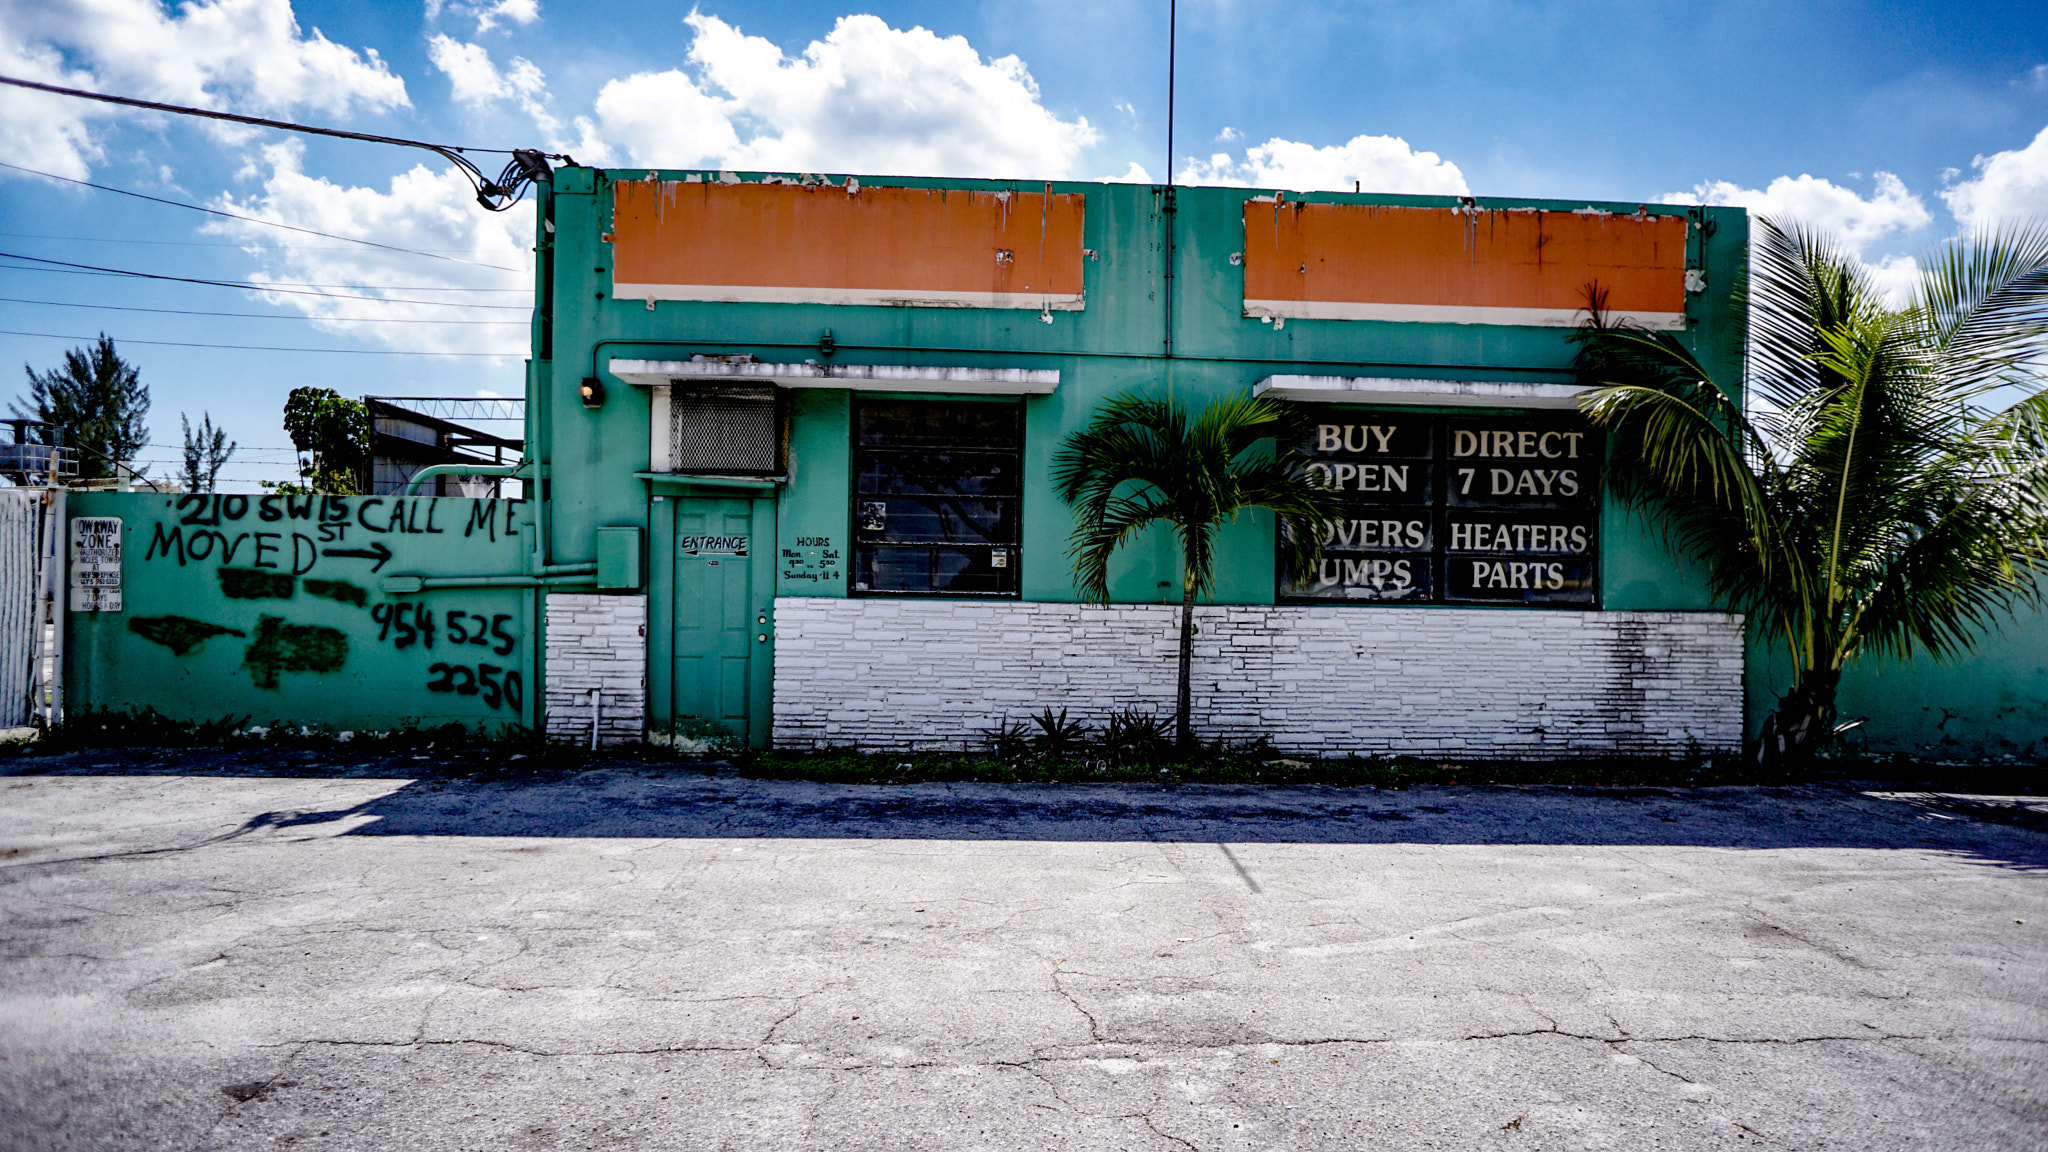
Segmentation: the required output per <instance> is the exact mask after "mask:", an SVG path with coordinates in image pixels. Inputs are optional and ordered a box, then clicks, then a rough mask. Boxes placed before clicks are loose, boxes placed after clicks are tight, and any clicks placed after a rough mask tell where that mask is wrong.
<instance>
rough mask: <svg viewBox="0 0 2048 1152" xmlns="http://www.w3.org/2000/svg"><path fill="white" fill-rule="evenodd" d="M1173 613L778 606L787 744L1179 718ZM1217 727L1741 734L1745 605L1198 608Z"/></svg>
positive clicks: (1364, 748)
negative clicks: (1055, 716)
mask: <svg viewBox="0 0 2048 1152" xmlns="http://www.w3.org/2000/svg"><path fill="white" fill-rule="evenodd" d="M1178 613H1179V609H1178V608H1177V607H1175V606H1172V605H1114V606H1110V607H1106V608H1099V607H1093V606H1087V605H1079V604H1046V603H1016V602H1010V603H999V604H998V603H989V602H986V601H979V602H977V601H939V600H915V601H913V600H882V599H870V600H838V599H827V598H822V597H819V598H805V597H792V598H784V599H780V600H777V601H776V602H775V635H776V640H775V723H774V738H775V742H776V744H778V745H781V746H786V747H825V746H839V745H848V744H853V745H859V746H861V747H867V748H877V749H903V748H961V747H965V746H968V745H970V744H972V743H973V742H974V741H975V740H976V739H978V738H979V737H980V735H981V734H982V733H985V732H987V731H988V730H990V729H992V728H995V727H996V726H998V725H999V724H1001V723H1002V722H1003V721H1004V720H1005V719H1006V718H1007V719H1009V720H1023V719H1025V718H1026V717H1028V716H1029V715H1031V714H1032V713H1035V712H1037V711H1038V710H1039V709H1041V708H1052V709H1054V710H1055V711H1057V710H1058V709H1061V708H1065V709H1067V710H1068V712H1069V715H1070V717H1073V718H1080V719H1085V720H1087V721H1089V722H1090V723H1093V724H1098V725H1099V724H1100V723H1101V722H1102V721H1103V719H1104V718H1105V717H1106V716H1107V715H1108V714H1109V713H1110V712H1112V711H1115V710H1117V709H1121V708H1125V707H1136V708H1139V709H1141V710H1144V711H1150V712H1153V713H1155V714H1158V715H1161V716H1170V715H1171V714H1172V711H1173V701H1174V690H1175V685H1174V657H1175V652H1176V650H1177V644H1178V637H1179V632H1178V629H1179V617H1178ZM1195 620H1196V624H1197V625H1198V627H1199V628H1200V629H1201V632H1200V634H1199V635H1198V636H1196V638H1195V660H1194V700H1195V724H1196V728H1197V731H1198V732H1199V734H1200V735H1202V736H1203V737H1205V738H1210V739H1213V738H1215V737H1218V736H1221V737H1226V738H1229V739H1233V740H1250V739H1252V738H1254V737H1257V736H1259V735H1262V734H1263V735H1265V736H1267V737H1268V738H1270V739H1271V740H1272V742H1273V743H1274V745H1275V746H1277V747H1279V748H1283V749H1288V750H1292V751H1299V752H1309V753H1317V754H1321V755H1332V756H1341V755H1344V754H1347V753H1351V752H1358V753H1362V754H1384V753H1425V754H1429V753H1441V754H1465V755H1473V756H1481V755H1483V756H1537V757H1567V756H1594V755H1603V754H1617V753H1620V754H1651V755H1657V754H1682V753H1685V752H1688V751H1690V750H1691V749H1694V748H1700V749H1705V750H1708V751H1717V750H1726V749H1731V748H1735V747H1737V746H1739V745H1740V743H1741V740H1742V670H1743V665H1742V660H1743V645H1742V618H1741V617H1740V616H1733V615H1728V614H1725V613H1717V612H1553V611H1519V612H1518V611H1493V610H1484V609H1455V608H1451V609H1430V608H1372V609H1359V608H1330V607H1309V606H1292V605H1283V606H1242V607H1217V608H1201V609H1197V610H1196V615H1195Z"/></svg>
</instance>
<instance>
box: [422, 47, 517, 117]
mask: <svg viewBox="0 0 2048 1152" xmlns="http://www.w3.org/2000/svg"><path fill="white" fill-rule="evenodd" d="M427 59H429V60H432V61H433V62H434V67H436V68H439V69H440V70H441V74H442V75H443V76H446V77H448V83H449V85H450V86H451V87H452V88H453V89H454V93H453V94H454V96H455V99H456V101H457V102H458V103H462V104H490V103H493V102H494V101H496V100H498V99H500V98H501V97H503V96H504V95H505V78H504V77H502V76H500V75H498V66H497V65H495V64H493V63H491V54H490V53H489V52H487V51H485V50H484V47H483V45H481V44H464V43H462V42H461V41H459V40H456V39H455V38H454V37H452V36H444V35H436V36H435V37H434V38H433V39H432V40H429V41H427Z"/></svg>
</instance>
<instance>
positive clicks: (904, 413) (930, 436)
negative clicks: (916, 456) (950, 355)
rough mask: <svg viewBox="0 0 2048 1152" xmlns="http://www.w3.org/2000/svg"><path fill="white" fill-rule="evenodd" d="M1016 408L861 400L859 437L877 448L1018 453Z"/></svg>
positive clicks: (1008, 406) (934, 402) (980, 404)
mask: <svg viewBox="0 0 2048 1152" xmlns="http://www.w3.org/2000/svg"><path fill="white" fill-rule="evenodd" d="M1021 414H1022V407H1021V406H1020V405H1017V404H985V403H979V402H975V401H964V402H963V401H948V400H865V399H864V400H862V401H861V404H860V418H859V438H858V442H859V443H860V444H862V445H873V446H877V447H883V446H893V447H898V448H909V447H943V448H997V449H1007V450H1009V451H1012V452H1014V451H1016V449H1017V439H1018V437H1017V431H1018V417H1019V416H1020V415H1021Z"/></svg>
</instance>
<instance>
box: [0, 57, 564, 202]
mask: <svg viewBox="0 0 2048 1152" xmlns="http://www.w3.org/2000/svg"><path fill="white" fill-rule="evenodd" d="M0 84H11V85H13V86H14V87H16V88H29V89H33V90H35V91H37V92H49V93H53V94H55V95H58V96H75V97H77V98H79V99H81V100H98V101H101V102H103V103H107V104H122V105H126V106H127V107H130V108H147V109H149V110H150V111H152V112H176V113H177V114H178V115H180V116H200V117H204V118H205V119H208V120H226V121H229V122H231V123H235V124H254V125H256V126H257V127H259V128H282V129H284V130H285V131H287V132H306V133H310V134H312V135H314V136H333V137H337V138H339V139H342V140H362V141H365V142H367V143H370V144H396V145H398V146H399V147H401V148H424V149H426V150H427V151H429V152H432V153H433V154H434V155H436V156H439V157H441V158H442V159H444V160H446V161H448V162H449V163H451V164H453V165H455V167H456V168H457V169H459V170H460V171H461V172H462V175H463V176H464V177H465V178H466V179H468V181H469V182H470V184H471V185H473V186H474V187H475V188H476V202H477V203H479V204H481V205H483V206H484V207H485V208H486V209H488V210H489V211H492V212H503V211H504V210H505V209H507V208H510V207H511V206H512V205H514V204H517V203H518V202H519V201H520V199H521V198H523V197H524V196H525V195H526V186H527V185H528V184H531V183H533V182H534V181H535V180H548V179H552V178H553V172H552V171H551V170H550V169H549V168H548V161H550V160H560V161H562V162H563V163H565V164H569V165H572V166H573V165H574V164H575V163H576V161H575V159H574V158H572V157H569V156H566V155H555V154H553V153H545V152H538V151H535V150H534V149H532V148H510V149H507V148H462V147H458V146H456V145H453V144H429V143H428V142H426V141H424V140H407V139H405V138H404V137H402V136H375V135H371V134H370V133H367V132H344V131H342V130H341V129H339V128H316V127H314V126H313V125H311V124H294V123H292V122H291V121H289V120H266V119H264V118H263V117H261V116H243V115H240V114H239V113H235V112H216V111H214V110H213V109H211V108H191V107H187V106H186V105H183V104H162V103H158V102H157V101H155V100H137V99H135V98H134V97H132V96H109V95H107V94H106V93H104V92H88V91H86V90H85V89H82V88H61V87H59V86H57V85H55V84H43V83H40V82H38V81H35V80H23V79H21V78H19V77H16V76H0ZM464 152H496V153H510V155H511V157H512V162H511V163H510V164H507V165H505V170H504V171H502V172H500V173H498V178H497V179H496V180H489V179H486V178H485V177H484V174H483V170H482V169H481V168H478V167H477V166H476V163H475V162H474V161H472V160H471V159H470V158H469V157H467V156H464V155H462V153H464ZM9 167H13V165H9ZM59 179H63V177H59ZM336 239H343V237H336ZM365 243H368V241H365Z"/></svg>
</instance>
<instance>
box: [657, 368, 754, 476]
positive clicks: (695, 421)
mask: <svg viewBox="0 0 2048 1152" xmlns="http://www.w3.org/2000/svg"><path fill="white" fill-rule="evenodd" d="M668 426H669V457H668V458H669V467H670V468H672V469H673V470H675V471H677V472H712V473H739V474H744V473H760V474H764V475H765V474H769V473H773V472H776V471H779V470H780V465H781V462H782V460H781V456H782V452H781V447H782V444H781V427H780V421H779V420H778V419H777V418H776V403H775V389H774V388H773V387H772V386H730V385H713V386H704V387H695V388H677V389H675V390H674V392H673V393H672V394H671V396H670V400H669V425H668Z"/></svg>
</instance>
